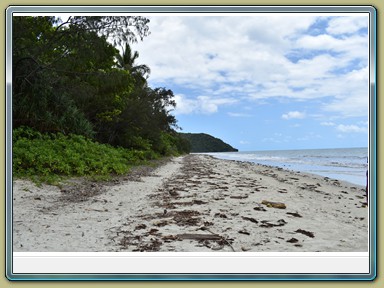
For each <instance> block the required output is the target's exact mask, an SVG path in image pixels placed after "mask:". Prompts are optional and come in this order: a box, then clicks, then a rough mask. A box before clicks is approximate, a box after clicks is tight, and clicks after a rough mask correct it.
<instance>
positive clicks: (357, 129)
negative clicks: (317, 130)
mask: <svg viewBox="0 0 384 288" xmlns="http://www.w3.org/2000/svg"><path fill="white" fill-rule="evenodd" d="M336 129H337V131H340V132H342V133H366V132H367V131H368V130H367V127H366V126H365V127H362V126H357V125H343V124H340V125H338V126H337V127H336Z"/></svg>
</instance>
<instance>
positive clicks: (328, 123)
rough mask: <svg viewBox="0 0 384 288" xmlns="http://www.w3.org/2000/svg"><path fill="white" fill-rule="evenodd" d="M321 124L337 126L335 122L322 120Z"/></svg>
mask: <svg viewBox="0 0 384 288" xmlns="http://www.w3.org/2000/svg"><path fill="white" fill-rule="evenodd" d="M320 125H321V126H335V125H336V124H335V123H333V122H321V123H320Z"/></svg>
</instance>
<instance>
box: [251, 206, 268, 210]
mask: <svg viewBox="0 0 384 288" xmlns="http://www.w3.org/2000/svg"><path fill="white" fill-rule="evenodd" d="M253 210H256V211H267V210H266V209H265V208H264V207H263V206H256V207H254V208H253Z"/></svg>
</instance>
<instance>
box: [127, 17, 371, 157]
mask: <svg viewBox="0 0 384 288" xmlns="http://www.w3.org/2000/svg"><path fill="white" fill-rule="evenodd" d="M230 15H231V16H215V15H210V16H197V15H193V16H178V15H176V16H149V17H148V18H149V19H150V21H151V22H150V31H151V35H150V36H148V37H147V38H145V39H144V41H143V42H140V43H138V44H134V45H133V49H134V50H137V51H138V52H139V53H140V57H139V59H138V64H147V65H148V66H149V67H150V68H151V71H152V72H151V75H150V77H149V79H148V80H149V83H150V86H151V87H152V88H155V87H166V88H168V89H171V90H172V91H173V92H174V94H175V99H176V102H177V108H176V109H175V110H174V111H173V112H172V113H173V114H174V115H176V118H177V119H178V124H179V126H181V127H182V128H183V132H195V133H200V132H202V133H208V134H211V135H213V136H215V137H218V138H221V139H223V140H224V141H225V142H227V143H229V144H231V145H232V146H234V147H236V148H238V149H239V150H240V151H252V150H274V149H305V148H336V147H367V145H368V95H369V94H368V93H369V90H368V88H369V85H368V81H369V80H368V76H369V75H368V71H369V67H368V57H369V54H368V17H367V16H365V15H362V14H359V15H360V16H359V15H357V14H354V16H337V17H336V16H334V15H332V16H326V15H325V16H324V15H323V16H315V15H314V14H300V15H297V14H296V15H289V14H276V15H273V14H269V15H268V16H262V15H260V14H253V15H249V16H248V14H247V16H235V15H233V14H230Z"/></svg>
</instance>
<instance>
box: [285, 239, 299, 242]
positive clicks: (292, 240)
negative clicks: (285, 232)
mask: <svg viewBox="0 0 384 288" xmlns="http://www.w3.org/2000/svg"><path fill="white" fill-rule="evenodd" d="M287 242H288V243H297V242H299V240H297V239H296V238H291V239H289V240H287Z"/></svg>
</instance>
